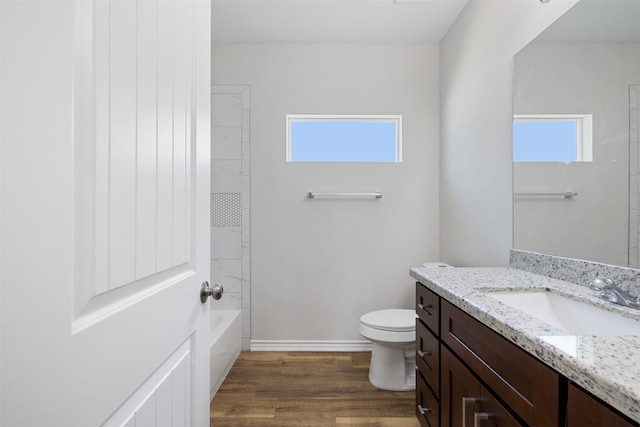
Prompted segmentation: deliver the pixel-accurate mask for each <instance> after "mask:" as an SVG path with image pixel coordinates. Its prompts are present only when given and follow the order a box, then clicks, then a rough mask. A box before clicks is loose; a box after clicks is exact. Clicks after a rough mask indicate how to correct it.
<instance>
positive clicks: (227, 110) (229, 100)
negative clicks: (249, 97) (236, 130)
mask: <svg viewBox="0 0 640 427" xmlns="http://www.w3.org/2000/svg"><path fill="white" fill-rule="evenodd" d="M211 124H212V125H213V126H242V97H241V95H239V94H215V95H212V96H211Z"/></svg>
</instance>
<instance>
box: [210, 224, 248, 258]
mask: <svg viewBox="0 0 640 427" xmlns="http://www.w3.org/2000/svg"><path fill="white" fill-rule="evenodd" d="M241 257H242V237H241V233H240V227H211V259H217V260H223V259H241Z"/></svg>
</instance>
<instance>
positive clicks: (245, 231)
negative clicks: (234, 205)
mask: <svg viewBox="0 0 640 427" xmlns="http://www.w3.org/2000/svg"><path fill="white" fill-rule="evenodd" d="M249 242H251V210H250V209H242V245H243V246H244V245H248V244H249Z"/></svg>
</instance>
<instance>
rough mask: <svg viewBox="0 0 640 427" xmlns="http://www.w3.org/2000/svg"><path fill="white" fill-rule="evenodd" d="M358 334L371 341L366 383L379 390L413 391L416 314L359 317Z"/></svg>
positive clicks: (403, 312)
mask: <svg viewBox="0 0 640 427" xmlns="http://www.w3.org/2000/svg"><path fill="white" fill-rule="evenodd" d="M359 332H360V335H362V336H363V337H365V338H366V339H368V340H369V341H371V342H373V351H372V353H371V366H370V367H369V381H370V382H371V384H373V385H374V386H375V387H377V388H381V389H383V390H394V391H400V390H414V389H415V388H416V361H415V357H416V356H415V351H416V312H415V311H414V310H402V309H390V310H379V311H372V312H371V313H367V314H365V315H363V316H362V317H360V330H359Z"/></svg>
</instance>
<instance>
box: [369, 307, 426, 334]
mask: <svg viewBox="0 0 640 427" xmlns="http://www.w3.org/2000/svg"><path fill="white" fill-rule="evenodd" d="M360 322H361V323H362V324H363V325H365V326H368V327H369V328H373V329H378V330H382V331H389V332H411V331H415V330H416V312H415V311H414V310H405V309H389V310H378V311H372V312H371V313H367V314H365V315H363V316H362V317H360Z"/></svg>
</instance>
